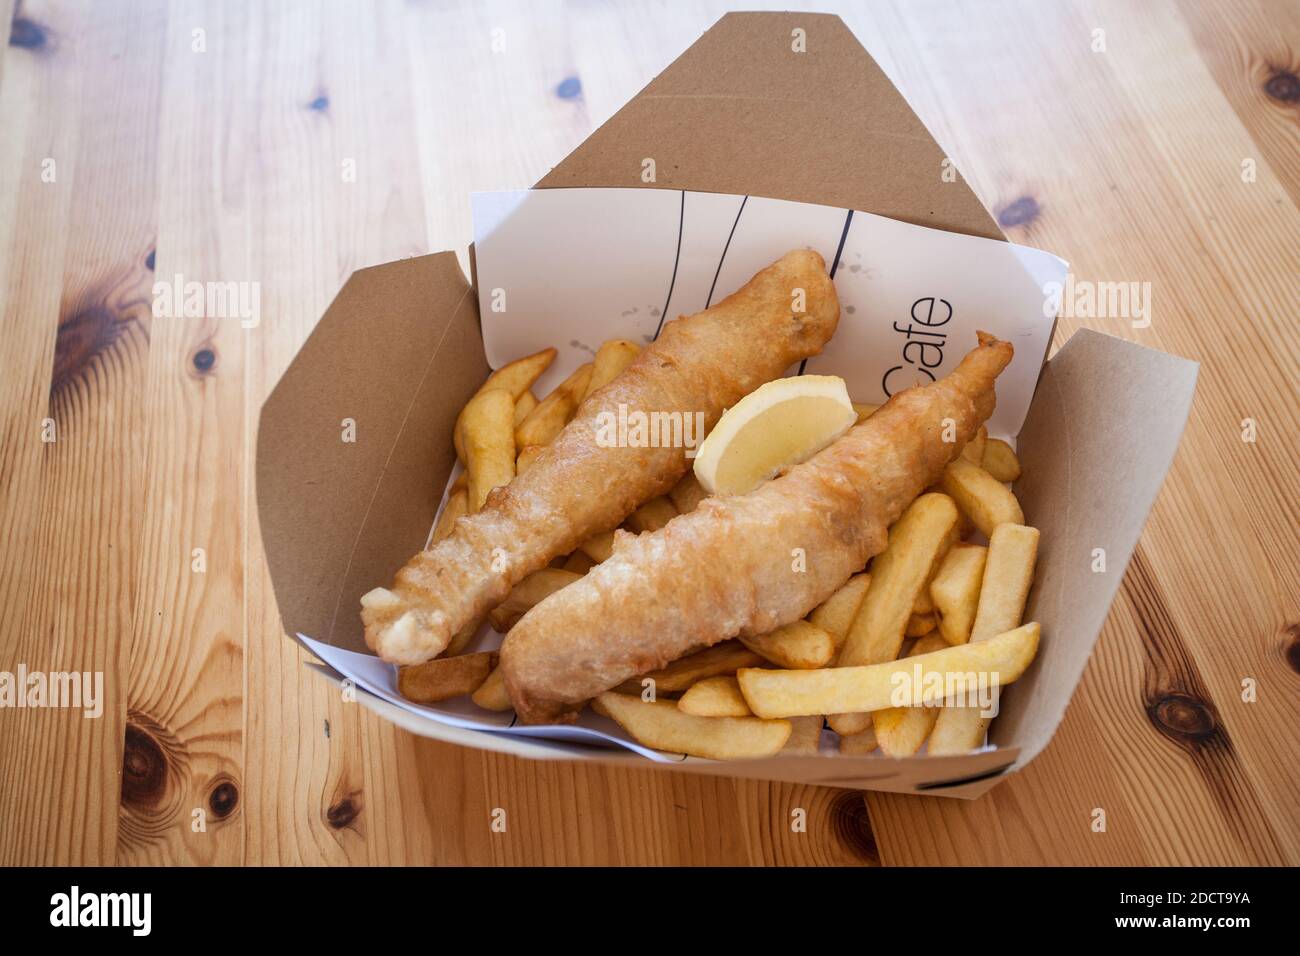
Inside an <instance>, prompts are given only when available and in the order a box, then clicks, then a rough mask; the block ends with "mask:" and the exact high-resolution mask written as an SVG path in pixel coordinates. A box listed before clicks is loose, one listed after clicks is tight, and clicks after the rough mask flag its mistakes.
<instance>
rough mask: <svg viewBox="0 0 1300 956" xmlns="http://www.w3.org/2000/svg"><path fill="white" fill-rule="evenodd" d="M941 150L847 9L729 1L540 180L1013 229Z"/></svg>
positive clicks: (978, 231) (980, 231) (979, 231)
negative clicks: (799, 34)
mask: <svg viewBox="0 0 1300 956" xmlns="http://www.w3.org/2000/svg"><path fill="white" fill-rule="evenodd" d="M795 29H802V30H803V31H804V33H805V38H806V50H807V52H804V53H797V52H794V50H793V49H792V44H793V42H794V40H793V37H792V31H794V30H795ZM645 159H653V160H654V161H655V168H656V181H655V182H654V183H645V182H643V181H642V179H641V176H642V161H643V160H645ZM943 160H944V152H943V150H942V149H940V147H939V145H938V144H937V143H936V142H935V141H934V138H933V137H932V136H931V135H930V133H929V131H928V130H927V129H926V128H925V125H924V124H923V123H922V122H921V121H920V119H918V118H917V116H916V114H915V113H914V112H912V109H911V107H910V106H908V105H907V101H906V100H905V99H903V95H902V94H901V93H899V92H898V90H897V89H895V88H894V85H893V84H892V83H891V82H890V81H889V77H887V76H886V75H885V73H884V72H883V71H882V70H881V69H880V67H879V66H877V65H876V62H875V60H873V59H872V58H871V56H870V55H869V54H868V53H867V51H866V50H865V49H863V47H862V44H860V43H859V42H858V40H857V38H856V37H854V36H853V34H852V33H851V32H850V31H849V29H848V27H846V26H845V25H844V23H843V21H841V20H840V18H839V17H836V16H832V15H829V14H816V13H729V14H727V15H726V16H724V17H723V18H722V19H721V20H719V21H718V22H717V23H716V24H714V26H713V27H712V28H711V29H710V30H709V31H708V32H707V33H705V34H704V35H703V36H702V37H701V38H700V39H699V40H697V41H696V42H695V43H694V44H693V45H692V46H691V48H690V49H688V50H687V51H686V52H685V53H683V54H682V55H681V56H680V57H678V59H677V60H675V61H674V62H673V63H672V64H671V65H670V66H669V67H668V68H667V69H666V70H664V71H663V72H662V73H660V74H659V75H658V76H657V77H655V78H654V79H653V80H652V81H651V82H650V84H649V85H648V86H647V87H646V88H645V89H643V90H642V91H641V92H640V93H638V94H637V95H636V97H635V98H633V100H632V101H631V102H630V103H628V104H627V106H625V107H623V109H621V110H619V111H618V112H617V113H616V114H614V116H613V117H611V118H610V120H609V121H608V122H607V123H605V125H604V126H602V127H601V128H600V129H598V130H597V131H596V132H594V133H593V134H592V135H591V136H589V137H588V138H587V140H586V141H585V142H584V143H583V144H582V145H581V146H579V147H578V148H577V149H575V150H574V151H573V152H572V153H570V154H569V156H568V158H566V159H565V160H564V162H562V163H560V165H559V166H557V167H556V168H555V169H553V170H552V171H551V172H550V174H548V175H547V176H546V177H545V178H544V179H543V180H542V181H541V182H540V183H538V186H540V187H558V186H652V187H655V188H660V189H693V190H699V191H701V192H718V193H736V194H749V195H757V196H769V197H772V198H774V199H792V200H797V201H799V202H809V203H821V204H822V205H827V206H839V207H841V208H845V209H858V210H861V211H863V212H871V213H877V214H879V215H882V216H888V217H890V218H891V219H899V220H902V221H904V222H911V223H917V224H919V225H922V226H931V227H933V228H936V229H947V230H949V231H951V232H960V233H965V234H967V235H972V236H984V237H985V238H989V239H1002V238H1004V237H1003V235H1002V233H1001V231H1000V230H999V229H998V227H997V224H996V223H995V222H994V221H993V218H992V217H991V216H990V215H989V213H988V211H987V210H986V209H985V208H984V206H983V205H982V204H981V203H980V201H979V199H978V198H977V197H976V196H975V194H974V193H973V192H972V191H971V189H970V187H969V186H967V185H966V183H965V182H963V181H961V180H960V178H959V179H958V181H956V182H944V181H943V179H942V176H941V174H942V172H943V165H942V164H943Z"/></svg>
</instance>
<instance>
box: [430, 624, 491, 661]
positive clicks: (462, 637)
mask: <svg viewBox="0 0 1300 956" xmlns="http://www.w3.org/2000/svg"><path fill="white" fill-rule="evenodd" d="M482 626H483V621H482V619H481V618H480V619H479V620H477V621H470V622H469V623H468V624H466V625H465V626H464V627H462V628H461V629H460V630H459V631H457V632H456V633H455V634H453V635H452V636H451V643H449V644H448V645H447V646H446V647H445V648H444V649H443V652H442V653H441V654H440V655H439V656H440V657H455V656H457V655H458V654H464V653H465V648H467V647H469V645H470V644H471V643H472V642H473V640H474V638H476V637H477V636H478V629H479V628H480V627H482Z"/></svg>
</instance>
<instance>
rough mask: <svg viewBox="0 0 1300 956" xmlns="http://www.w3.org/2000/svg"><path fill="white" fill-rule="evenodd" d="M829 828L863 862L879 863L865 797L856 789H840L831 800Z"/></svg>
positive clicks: (878, 852) (878, 853) (878, 854)
mask: <svg viewBox="0 0 1300 956" xmlns="http://www.w3.org/2000/svg"><path fill="white" fill-rule="evenodd" d="M831 830H832V831H833V832H834V834H835V836H836V837H837V838H838V839H839V841H840V842H841V843H842V844H844V846H846V847H847V848H848V849H849V851H850V852H851V853H852V854H853V855H854V856H856V857H857V858H858V859H859V860H861V861H863V862H864V863H871V864H875V865H877V866H878V865H879V864H880V851H879V850H878V849H877V848H876V836H875V834H874V833H872V832H871V817H870V816H869V815H868V814H867V801H866V797H865V796H864V795H863V794H862V793H861V791H858V790H841V791H840V792H839V793H837V794H836V795H835V796H834V797H833V798H832V800H831Z"/></svg>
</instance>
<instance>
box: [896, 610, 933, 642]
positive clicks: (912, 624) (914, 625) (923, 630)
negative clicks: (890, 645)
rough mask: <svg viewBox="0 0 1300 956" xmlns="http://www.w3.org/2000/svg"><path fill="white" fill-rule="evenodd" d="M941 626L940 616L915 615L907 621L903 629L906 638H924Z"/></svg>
mask: <svg viewBox="0 0 1300 956" xmlns="http://www.w3.org/2000/svg"><path fill="white" fill-rule="evenodd" d="M938 626H939V619H938V616H937V615H935V614H933V613H931V614H913V615H912V616H911V617H909V618H908V619H907V627H906V628H904V629H903V636H904V637H924V636H925V635H926V634H929V633H930V632H931V631H933V630H934V629H935V628H936V627H938Z"/></svg>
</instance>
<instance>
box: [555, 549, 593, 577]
mask: <svg viewBox="0 0 1300 956" xmlns="http://www.w3.org/2000/svg"><path fill="white" fill-rule="evenodd" d="M595 566H596V562H595V561H593V560H591V558H590V557H589V556H588V555H587V553H586V552H585V551H583V550H582V549H581V548H579V549H578V550H577V551H575V552H573V554H571V555H569V556H568V558H566V559H565V561H564V564H563V565H562V567H563V568H564V570H565V571H572V572H573V573H574V574H586V573H587V572H588V571H590V570H591V569H592V568H594V567H595Z"/></svg>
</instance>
